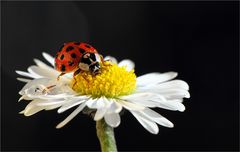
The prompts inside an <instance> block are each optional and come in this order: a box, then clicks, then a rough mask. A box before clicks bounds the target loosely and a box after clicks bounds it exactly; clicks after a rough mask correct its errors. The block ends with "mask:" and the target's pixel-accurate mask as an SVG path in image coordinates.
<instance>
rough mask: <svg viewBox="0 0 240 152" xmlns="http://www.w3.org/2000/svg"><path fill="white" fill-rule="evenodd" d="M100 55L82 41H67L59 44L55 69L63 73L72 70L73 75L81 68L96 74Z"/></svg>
mask: <svg viewBox="0 0 240 152" xmlns="http://www.w3.org/2000/svg"><path fill="white" fill-rule="evenodd" d="M102 61H103V58H102V56H101V55H99V54H98V52H97V50H96V49H95V48H94V47H92V46H91V45H89V44H87V43H83V42H81V43H80V42H68V43H64V45H62V46H61V48H60V50H59V51H58V53H57V55H56V57H55V69H56V70H58V71H60V72H62V73H61V74H60V75H59V76H58V79H59V78H60V76H62V75H64V74H65V73H69V72H74V76H75V75H76V74H78V73H79V72H80V71H81V70H84V71H90V72H91V73H92V74H94V75H96V74H98V73H99V70H100V62H102Z"/></svg>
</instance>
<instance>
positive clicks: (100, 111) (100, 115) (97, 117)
mask: <svg viewBox="0 0 240 152" xmlns="http://www.w3.org/2000/svg"><path fill="white" fill-rule="evenodd" d="M106 111H107V109H106V108H101V109H97V112H96V113H95V116H94V120H95V121H98V120H100V119H102V118H103V116H104V115H105V113H106Z"/></svg>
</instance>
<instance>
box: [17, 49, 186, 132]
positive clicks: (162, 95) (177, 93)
mask: <svg viewBox="0 0 240 152" xmlns="http://www.w3.org/2000/svg"><path fill="white" fill-rule="evenodd" d="M43 56H44V58H45V59H46V60H47V61H48V62H49V63H50V64H51V65H52V66H49V65H47V64H45V63H43V62H42V61H40V60H38V59H34V61H35V63H36V65H32V66H30V67H29V68H28V69H27V70H28V72H23V71H16V73H18V74H19V75H21V76H24V77H27V78H17V79H18V80H20V81H23V82H26V83H27V84H26V85H25V86H24V87H23V88H22V89H21V91H20V92H19V94H20V95H21V98H20V99H19V101H20V100H22V99H24V100H29V101H31V102H30V103H29V104H28V105H27V106H26V108H25V109H24V110H23V111H22V112H20V113H22V114H24V115H25V116H31V115H33V114H35V113H37V112H39V111H41V110H52V109H56V108H58V110H57V112H58V113H62V112H64V111H66V110H68V109H70V108H73V107H76V109H75V110H74V111H73V112H72V113H71V114H70V115H69V116H68V117H67V118H66V119H65V120H63V121H62V122H61V123H59V124H58V125H57V126H56V128H61V127H63V126H65V125H66V124H67V123H68V122H69V121H70V120H72V119H73V118H74V117H75V116H76V115H77V114H78V113H80V112H81V111H82V110H83V109H90V110H91V109H92V110H94V111H96V112H95V115H94V120H95V121H99V120H105V122H106V123H107V124H108V125H109V126H111V127H117V126H119V124H120V122H121V120H120V115H119V113H120V112H121V111H122V110H123V109H126V110H128V111H130V113H131V114H132V115H133V116H134V117H135V118H136V119H137V120H138V122H139V123H140V124H141V125H142V126H143V127H144V128H145V129H146V130H148V131H149V132H151V133H153V134H157V133H158V132H159V128H158V126H157V124H159V125H162V126H165V127H170V128H172V127H173V123H172V122H170V121H169V120H168V119H166V118H165V117H163V116H162V115H160V114H158V113H157V112H155V111H153V110H152V109H151V108H163V109H168V110H173V111H181V112H182V111H184V110H185V106H184V105H183V104H182V101H183V98H189V97H190V94H189V92H188V90H189V86H188V84H187V83H186V82H185V81H182V80H172V79H174V78H175V77H176V76H177V73H176V72H167V73H157V72H156V73H149V74H145V75H142V76H139V77H136V75H135V73H134V70H133V69H134V63H133V62H132V61H131V60H123V61H121V62H119V63H118V64H117V60H116V59H115V58H113V57H106V58H105V60H110V61H105V62H106V63H107V62H112V63H111V65H109V66H108V65H102V68H101V73H100V74H97V75H96V76H93V75H91V74H90V73H89V72H80V74H78V75H77V76H76V77H75V79H73V73H69V74H65V75H63V76H62V77H61V78H60V80H57V77H58V76H59V74H60V72H58V71H56V70H55V69H54V68H53V66H54V58H53V57H52V56H50V55H49V54H47V53H43ZM73 84H74V85H73Z"/></svg>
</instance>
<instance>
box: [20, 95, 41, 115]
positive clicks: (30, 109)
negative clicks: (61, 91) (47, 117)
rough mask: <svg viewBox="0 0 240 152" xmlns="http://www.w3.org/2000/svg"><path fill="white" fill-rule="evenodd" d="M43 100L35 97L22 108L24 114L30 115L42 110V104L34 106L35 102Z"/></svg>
mask: <svg viewBox="0 0 240 152" xmlns="http://www.w3.org/2000/svg"><path fill="white" fill-rule="evenodd" d="M42 101H43V100H40V99H35V100H33V101H32V102H30V103H29V104H28V105H27V106H26V108H25V109H24V115H25V116H31V115H33V114H35V113H37V112H39V111H41V110H43V109H44V108H45V107H44V106H36V104H37V103H39V102H42Z"/></svg>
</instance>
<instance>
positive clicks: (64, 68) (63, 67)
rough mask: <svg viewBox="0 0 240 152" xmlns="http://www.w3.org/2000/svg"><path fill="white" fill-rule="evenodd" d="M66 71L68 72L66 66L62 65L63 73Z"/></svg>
mask: <svg viewBox="0 0 240 152" xmlns="http://www.w3.org/2000/svg"><path fill="white" fill-rule="evenodd" d="M65 70H66V67H65V65H64V64H62V66H61V71H62V72H64V71H65Z"/></svg>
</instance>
